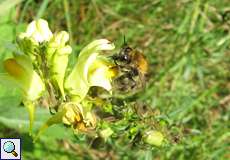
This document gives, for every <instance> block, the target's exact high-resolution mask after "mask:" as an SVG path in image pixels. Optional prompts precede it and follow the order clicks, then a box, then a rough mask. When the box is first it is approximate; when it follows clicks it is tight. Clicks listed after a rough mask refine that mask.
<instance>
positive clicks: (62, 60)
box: [47, 31, 72, 99]
mask: <svg viewBox="0 0 230 160" xmlns="http://www.w3.org/2000/svg"><path fill="white" fill-rule="evenodd" d="M68 40H69V34H68V33H67V32H65V31H61V32H59V33H57V34H55V35H54V36H53V37H52V38H51V40H50V41H49V42H48V45H47V61H48V64H49V66H50V72H51V76H52V79H53V81H54V84H57V86H58V88H59V90H60V92H61V95H62V97H63V99H65V92H64V77H65V71H66V68H67V65H68V60H69V54H70V53H71V52H72V48H71V47H70V46H69V45H66V43H67V42H68Z"/></svg>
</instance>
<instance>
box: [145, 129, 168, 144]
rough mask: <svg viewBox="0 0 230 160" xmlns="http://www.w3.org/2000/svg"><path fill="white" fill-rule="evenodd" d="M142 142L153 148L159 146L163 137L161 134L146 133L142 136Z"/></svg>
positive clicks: (155, 132) (156, 132)
mask: <svg viewBox="0 0 230 160" xmlns="http://www.w3.org/2000/svg"><path fill="white" fill-rule="evenodd" d="M143 138H144V142H145V143H148V144H150V145H154V146H161V144H162V142H163V140H164V137H163V135H162V133H161V132H158V131H148V132H146V133H145V135H144V137H143Z"/></svg>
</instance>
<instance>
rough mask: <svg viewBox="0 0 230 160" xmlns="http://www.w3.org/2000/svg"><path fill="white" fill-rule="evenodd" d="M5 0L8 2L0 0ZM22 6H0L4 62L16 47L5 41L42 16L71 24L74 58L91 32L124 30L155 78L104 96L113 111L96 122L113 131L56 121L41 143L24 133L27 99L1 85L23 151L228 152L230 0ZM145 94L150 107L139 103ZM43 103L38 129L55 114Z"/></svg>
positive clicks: (6, 121) (99, 0) (167, 155)
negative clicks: (151, 134) (153, 140)
mask: <svg viewBox="0 0 230 160" xmlns="http://www.w3.org/2000/svg"><path fill="white" fill-rule="evenodd" d="M7 1H8V0H7ZM7 1H6V2H7ZM6 2H4V3H5V4H6ZM15 2H16V1H15ZM4 3H3V1H0V6H1V7H0V8H2V4H4ZM14 5H15V4H13V3H11V4H10V5H9V6H4V9H10V8H12V7H13V8H12V9H11V10H8V12H5V11H4V12H1V13H4V16H2V14H1V17H0V22H1V25H0V41H1V45H0V52H1V53H0V58H1V61H2V59H4V58H5V57H6V56H7V57H8V56H10V54H11V53H9V49H6V46H7V45H5V44H6V42H13V41H15V39H14V37H15V35H16V34H17V33H18V31H21V30H22V28H24V26H25V24H27V23H28V22H30V21H31V19H34V18H36V17H42V18H45V19H47V20H48V21H49V23H50V26H51V28H52V29H54V28H55V30H66V29H67V28H68V31H69V32H70V36H71V38H70V39H72V41H71V42H72V43H71V44H72V47H73V50H74V51H73V52H74V53H75V56H73V57H71V58H70V64H69V65H70V66H73V65H74V59H75V57H76V55H77V54H79V52H80V50H81V49H82V48H83V47H84V46H85V44H88V43H89V42H91V41H92V39H96V38H101V37H105V38H109V39H111V40H113V41H114V42H115V44H116V46H119V45H121V44H122V42H123V36H124V35H125V36H126V39H127V40H128V43H129V44H130V45H131V46H132V47H137V48H139V49H141V50H142V51H143V52H144V54H145V55H146V57H147V58H148V60H149V63H150V80H149V82H148V85H147V86H146V88H145V89H144V90H143V91H140V92H138V93H134V94H130V95H117V98H115V99H113V100H111V101H109V102H110V103H107V104H102V105H100V106H101V107H103V106H104V107H103V108H102V110H103V112H106V115H105V117H107V119H108V117H110V118H111V119H110V120H111V122H110V121H108V120H104V119H103V120H101V121H100V123H99V125H98V128H97V131H100V130H105V131H110V129H111V130H112V131H113V134H111V135H110V136H109V137H108V138H107V139H106V140H105V139H103V138H101V137H97V138H95V137H94V135H92V136H91V135H88V136H86V135H84V134H80V133H78V134H75V135H73V134H72V132H71V131H70V130H69V131H70V133H69V131H67V130H68V129H66V128H65V127H64V126H53V127H51V128H50V129H48V131H47V132H45V134H44V135H43V136H42V137H41V139H40V140H39V141H38V142H37V143H35V144H33V143H32V139H31V138H30V137H29V136H28V134H26V132H25V131H26V130H27V127H26V126H28V123H29V121H28V115H27V113H26V112H25V108H23V107H20V100H21V98H20V96H19V93H18V91H17V90H16V89H15V90H14V91H12V89H9V88H6V87H4V86H0V96H1V98H0V123H1V125H0V136H1V137H10V136H19V137H22V139H23V141H24V146H23V147H24V148H23V156H24V159H41V158H44V156H45V157H46V159H48V160H49V159H50V160H53V159H63V160H68V159H99V158H101V159H105V157H107V158H108V159H146V160H147V159H154V158H155V159H180V160H182V159H194V160H199V159H201V160H206V159H213V160H215V159H218V160H219V159H220V160H225V159H228V158H229V154H228V153H227V150H228V149H229V137H230V134H229V128H230V126H229V115H230V110H229V108H230V106H229V105H230V103H229V100H227V98H228V97H229V95H230V86H229V85H230V84H229V76H230V72H229V68H230V54H229V46H230V38H229V31H230V19H227V18H223V16H224V15H225V14H227V13H229V12H228V10H229V8H228V6H229V1H228V0H222V1H219V0H196V1H195V0H194V1H184V0H178V1H172V0H156V1H153V0H146V1H141V0H134V1H122V0H117V1H106V0H93V1H68V0H66V1H62V0H55V1H33V0H28V1H24V2H22V3H20V4H19V5H17V10H16V9H15V7H14ZM0 11H3V10H1V9H0ZM8 46H9V45H8ZM118 50H119V47H118V48H117V51H118ZM0 70H1V67H0ZM124 101H125V102H124ZM137 102H138V104H136V103H137ZM143 102H144V105H146V106H147V108H148V109H147V111H146V110H138V111H137V110H136V107H139V108H141V107H143V105H142V104H143ZM139 103H140V104H139ZM135 105H136V106H135ZM36 112H37V114H36V115H37V116H36V118H35V122H34V124H35V130H36V129H37V127H38V126H40V121H41V120H45V119H48V118H49V117H50V115H49V114H48V113H47V109H44V108H39V109H38V110H37V111H36ZM98 112H99V111H98ZM114 117H115V118H114ZM114 119H115V121H113V120H114ZM116 119H119V121H116ZM121 119H122V120H121ZM108 127H109V128H110V129H108ZM143 129H157V130H159V131H161V132H162V133H163V135H164V137H165V142H164V145H163V146H161V147H152V146H150V145H146V144H143V143H142V140H139V131H142V130H143ZM67 132H68V133H67ZM63 137H64V138H63ZM61 139H62V140H61ZM134 142H138V143H134Z"/></svg>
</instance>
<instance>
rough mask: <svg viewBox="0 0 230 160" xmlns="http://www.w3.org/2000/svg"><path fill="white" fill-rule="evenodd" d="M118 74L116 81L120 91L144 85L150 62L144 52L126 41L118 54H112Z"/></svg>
mask: <svg viewBox="0 0 230 160" xmlns="http://www.w3.org/2000/svg"><path fill="white" fill-rule="evenodd" d="M112 59H113V61H114V64H115V66H114V67H113V69H115V70H117V71H118V73H119V74H118V76H117V77H116V78H115V80H114V83H115V86H117V87H116V88H117V89H118V90H120V91H129V90H130V89H134V88H140V87H141V86H142V87H143V84H144V82H145V80H146V75H147V73H148V62H147V60H146V58H145V56H144V54H143V53H142V52H140V51H139V50H137V49H133V48H131V47H130V46H129V45H128V44H127V43H126V42H124V44H123V47H122V48H121V49H120V51H119V53H118V54H114V55H112Z"/></svg>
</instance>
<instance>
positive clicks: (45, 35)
mask: <svg viewBox="0 0 230 160" xmlns="http://www.w3.org/2000/svg"><path fill="white" fill-rule="evenodd" d="M23 36H24V37H28V38H31V39H33V40H34V41H36V42H37V43H42V42H45V41H49V40H50V38H51V37H52V36H53V34H52V32H51V31H50V29H49V25H48V22H47V21H46V20H43V19H38V20H34V21H32V22H31V23H30V24H29V25H28V27H27V29H26V32H25V33H24V35H23Z"/></svg>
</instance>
